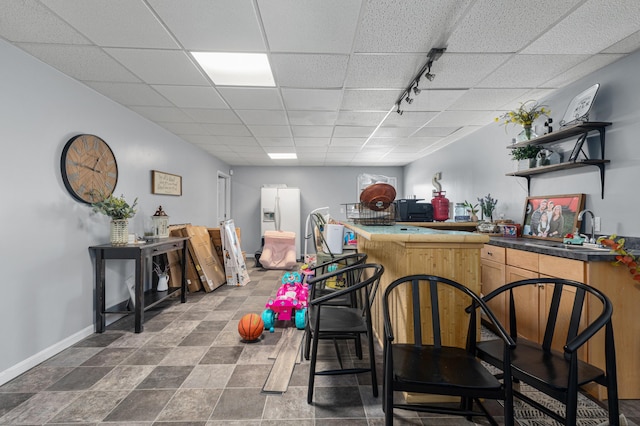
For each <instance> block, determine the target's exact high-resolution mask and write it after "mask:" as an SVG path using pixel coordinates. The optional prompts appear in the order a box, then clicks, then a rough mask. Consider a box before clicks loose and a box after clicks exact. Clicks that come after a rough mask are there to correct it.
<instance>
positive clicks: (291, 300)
mask: <svg viewBox="0 0 640 426" xmlns="http://www.w3.org/2000/svg"><path fill="white" fill-rule="evenodd" d="M308 295H309V287H308V285H307V284H303V283H302V277H301V276H300V273H299V272H287V273H285V274H284V276H283V277H282V286H280V288H279V289H278V293H277V294H276V297H271V298H269V300H268V301H267V304H266V305H265V306H266V308H267V309H265V310H264V311H263V312H262V321H263V322H264V328H265V329H269V331H270V332H271V333H273V331H274V324H275V320H276V319H279V320H282V321H290V320H291V319H293V318H294V317H295V324H296V328H298V329H300V330H302V329H304V327H305V325H306V313H307V298H308ZM294 312H295V314H294Z"/></svg>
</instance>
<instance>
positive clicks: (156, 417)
mask: <svg viewBox="0 0 640 426" xmlns="http://www.w3.org/2000/svg"><path fill="white" fill-rule="evenodd" d="M251 263H252V262H251ZM250 276H251V283H249V284H248V285H247V286H245V287H227V286H223V287H221V288H219V289H217V290H215V291H214V292H212V293H203V292H199V293H194V294H189V295H188V297H187V303H186V304H181V303H179V299H178V298H176V299H171V300H168V301H167V302H166V303H163V306H161V307H159V308H158V309H154V310H150V311H147V312H146V322H145V327H144V332H143V333H140V334H135V333H133V317H132V316H128V317H126V318H124V319H122V320H120V321H117V322H115V323H113V324H111V325H110V326H109V327H108V328H107V330H106V331H105V332H104V333H103V334H94V335H92V336H90V337H88V338H86V339H84V340H83V341H81V342H79V343H78V344H76V345H74V346H73V347H70V348H68V349H66V350H64V351H63V352H62V353H60V354H58V355H56V356H54V357H52V358H51V359H49V360H47V361H45V362H44V363H42V364H41V365H39V366H37V367H35V368H33V369H31V370H29V371H28V372H26V373H24V374H23V375H21V376H19V377H17V378H16V379H14V380H12V381H10V382H9V383H7V384H5V385H3V386H1V387H0V425H44V424H47V425H76V426H78V425H127V426H136V425H167V426H186V425H189V426H196V425H200V426H205V425H206V426H213V425H233V424H242V425H264V426H268V425H287V424H291V425H294V424H295V425H298V426H305V425H341V424H345V423H347V422H348V423H349V424H350V425H352V426H359V425H382V424H384V419H383V412H382V409H381V397H380V396H379V397H378V398H374V397H373V395H372V392H371V387H370V385H369V384H368V380H370V377H369V376H368V375H367V374H364V375H359V376H357V377H356V376H355V375H353V376H334V377H318V378H317V379H316V389H315V393H314V404H313V405H308V404H307V402H306V392H307V388H306V385H307V379H308V371H309V370H308V363H307V362H302V363H301V364H298V365H296V367H295V369H294V372H293V375H292V377H291V380H290V383H289V389H288V391H287V392H286V393H284V394H265V393H262V386H263V385H264V383H265V380H266V378H267V376H268V374H269V371H270V369H271V365H272V364H273V360H272V359H269V356H270V355H271V354H272V352H273V349H274V345H275V344H276V343H277V341H278V340H279V338H280V336H281V334H282V327H283V326H288V325H287V324H279V325H280V326H281V327H278V328H276V331H275V332H274V333H268V332H265V333H264V334H263V337H262V339H261V340H260V341H259V342H257V343H252V344H247V343H242V342H241V341H240V339H239V336H238V332H237V322H238V319H240V318H241V317H242V315H244V314H246V313H249V312H256V313H260V312H262V310H263V309H264V304H265V302H266V299H267V298H268V296H270V295H274V294H275V292H276V290H277V288H278V287H279V282H280V278H281V277H282V272H281V271H264V270H261V269H257V268H250ZM325 349H326V351H327V352H326V356H324V357H322V356H321V359H323V361H319V363H320V362H325V363H328V362H330V361H329V359H330V358H333V348H332V346H330V345H328V346H327V347H326V348H325ZM343 351H344V352H343V353H346V352H348V351H349V349H348V348H347V347H344V348H343ZM365 353H366V351H365ZM351 362H354V363H355V362H359V361H358V360H357V358H355V356H352V357H351ZM378 362H379V367H381V362H382V356H381V353H380V351H379V348H378ZM379 369H380V368H379ZM379 377H380V376H379ZM490 410H491V411H492V412H493V413H494V414H496V415H498V416H499V414H500V413H501V408H500V407H499V406H498V405H497V403H494V404H492V405H491V406H490ZM621 411H622V412H623V413H625V414H626V416H627V418H629V419H630V420H632V421H634V422H635V423H640V421H639V420H640V401H621ZM397 414H398V417H397V419H396V420H397V421H396V424H408V425H445V424H446V425H458V424H460V425H463V424H464V425H469V424H472V423H470V422H467V421H466V420H465V419H462V418H459V417H436V416H433V415H424V416H422V415H418V414H417V413H414V412H407V411H401V410H399V411H397ZM498 419H499V417H498ZM476 420H477V421H478V422H479V423H478V424H486V420H484V419H480V418H478V419H476Z"/></svg>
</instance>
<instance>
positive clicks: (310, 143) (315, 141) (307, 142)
mask: <svg viewBox="0 0 640 426" xmlns="http://www.w3.org/2000/svg"><path fill="white" fill-rule="evenodd" d="M294 140H295V144H296V147H298V148H313V147H321V146H327V145H329V143H330V142H331V138H298V137H296V138H294Z"/></svg>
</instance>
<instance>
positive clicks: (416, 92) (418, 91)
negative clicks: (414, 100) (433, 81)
mask: <svg viewBox="0 0 640 426" xmlns="http://www.w3.org/2000/svg"><path fill="white" fill-rule="evenodd" d="M418 83H420V78H418V79H417V80H416V83H415V84H416V85H415V86H413V94H414V95H419V94H420V92H422V89H421V88H419V87H418Z"/></svg>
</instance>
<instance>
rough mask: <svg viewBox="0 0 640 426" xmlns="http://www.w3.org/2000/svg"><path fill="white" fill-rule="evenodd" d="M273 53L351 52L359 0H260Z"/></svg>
mask: <svg viewBox="0 0 640 426" xmlns="http://www.w3.org/2000/svg"><path fill="white" fill-rule="evenodd" d="M258 8H259V10H260V16H261V18H262V22H263V25H264V31H265V34H266V35H267V40H268V44H269V47H270V48H271V50H272V51H274V52H311V53H349V52H351V46H352V44H353V39H354V35H355V32H356V25H357V23H358V15H359V13H360V0H322V1H298V0H258Z"/></svg>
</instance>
